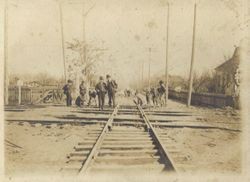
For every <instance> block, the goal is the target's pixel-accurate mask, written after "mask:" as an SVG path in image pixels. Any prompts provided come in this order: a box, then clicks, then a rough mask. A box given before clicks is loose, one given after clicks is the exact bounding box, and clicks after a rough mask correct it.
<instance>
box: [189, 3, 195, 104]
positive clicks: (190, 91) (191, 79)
mask: <svg viewBox="0 0 250 182" xmlns="http://www.w3.org/2000/svg"><path fill="white" fill-rule="evenodd" d="M195 29H196V3H195V4H194V23H193V40H192V41H193V42H192V55H191V66H190V73H189V90H188V100H187V107H189V106H190V104H191V99H192V90H193V67H194V54H195V31H196V30H195Z"/></svg>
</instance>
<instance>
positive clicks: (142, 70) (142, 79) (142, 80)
mask: <svg viewBox="0 0 250 182" xmlns="http://www.w3.org/2000/svg"><path fill="white" fill-rule="evenodd" d="M143 72H144V60H143V61H142V69H141V87H142V89H143V82H144V78H143V76H144V75H143Z"/></svg>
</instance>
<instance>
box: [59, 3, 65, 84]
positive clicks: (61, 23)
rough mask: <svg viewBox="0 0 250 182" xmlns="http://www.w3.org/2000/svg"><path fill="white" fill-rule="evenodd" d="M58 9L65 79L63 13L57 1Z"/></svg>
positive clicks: (60, 4)
mask: <svg viewBox="0 0 250 182" xmlns="http://www.w3.org/2000/svg"><path fill="white" fill-rule="evenodd" d="M59 10H60V27H61V40H62V56H63V66H64V79H65V82H66V81H67V75H66V74H67V73H66V60H65V47H64V31H63V15H62V3H61V2H59Z"/></svg>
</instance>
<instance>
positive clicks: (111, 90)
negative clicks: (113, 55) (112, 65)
mask: <svg viewBox="0 0 250 182" xmlns="http://www.w3.org/2000/svg"><path fill="white" fill-rule="evenodd" d="M106 78H107V90H108V97H109V107H111V105H112V103H113V107H115V106H116V105H115V93H116V91H117V87H118V86H117V83H116V82H115V80H112V79H111V76H110V75H107V76H106Z"/></svg>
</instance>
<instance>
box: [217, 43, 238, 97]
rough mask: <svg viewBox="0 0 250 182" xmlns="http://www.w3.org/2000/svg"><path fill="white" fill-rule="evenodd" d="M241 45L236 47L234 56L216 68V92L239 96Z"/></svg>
mask: <svg viewBox="0 0 250 182" xmlns="http://www.w3.org/2000/svg"><path fill="white" fill-rule="evenodd" d="M239 64H240V47H236V48H235V51H234V53H233V56H232V57H231V58H230V59H229V60H227V61H226V62H224V63H222V64H221V65H219V66H218V67H216V68H215V72H216V74H215V75H216V77H215V81H216V86H215V87H216V88H215V91H216V93H221V94H225V95H229V96H239Z"/></svg>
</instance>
